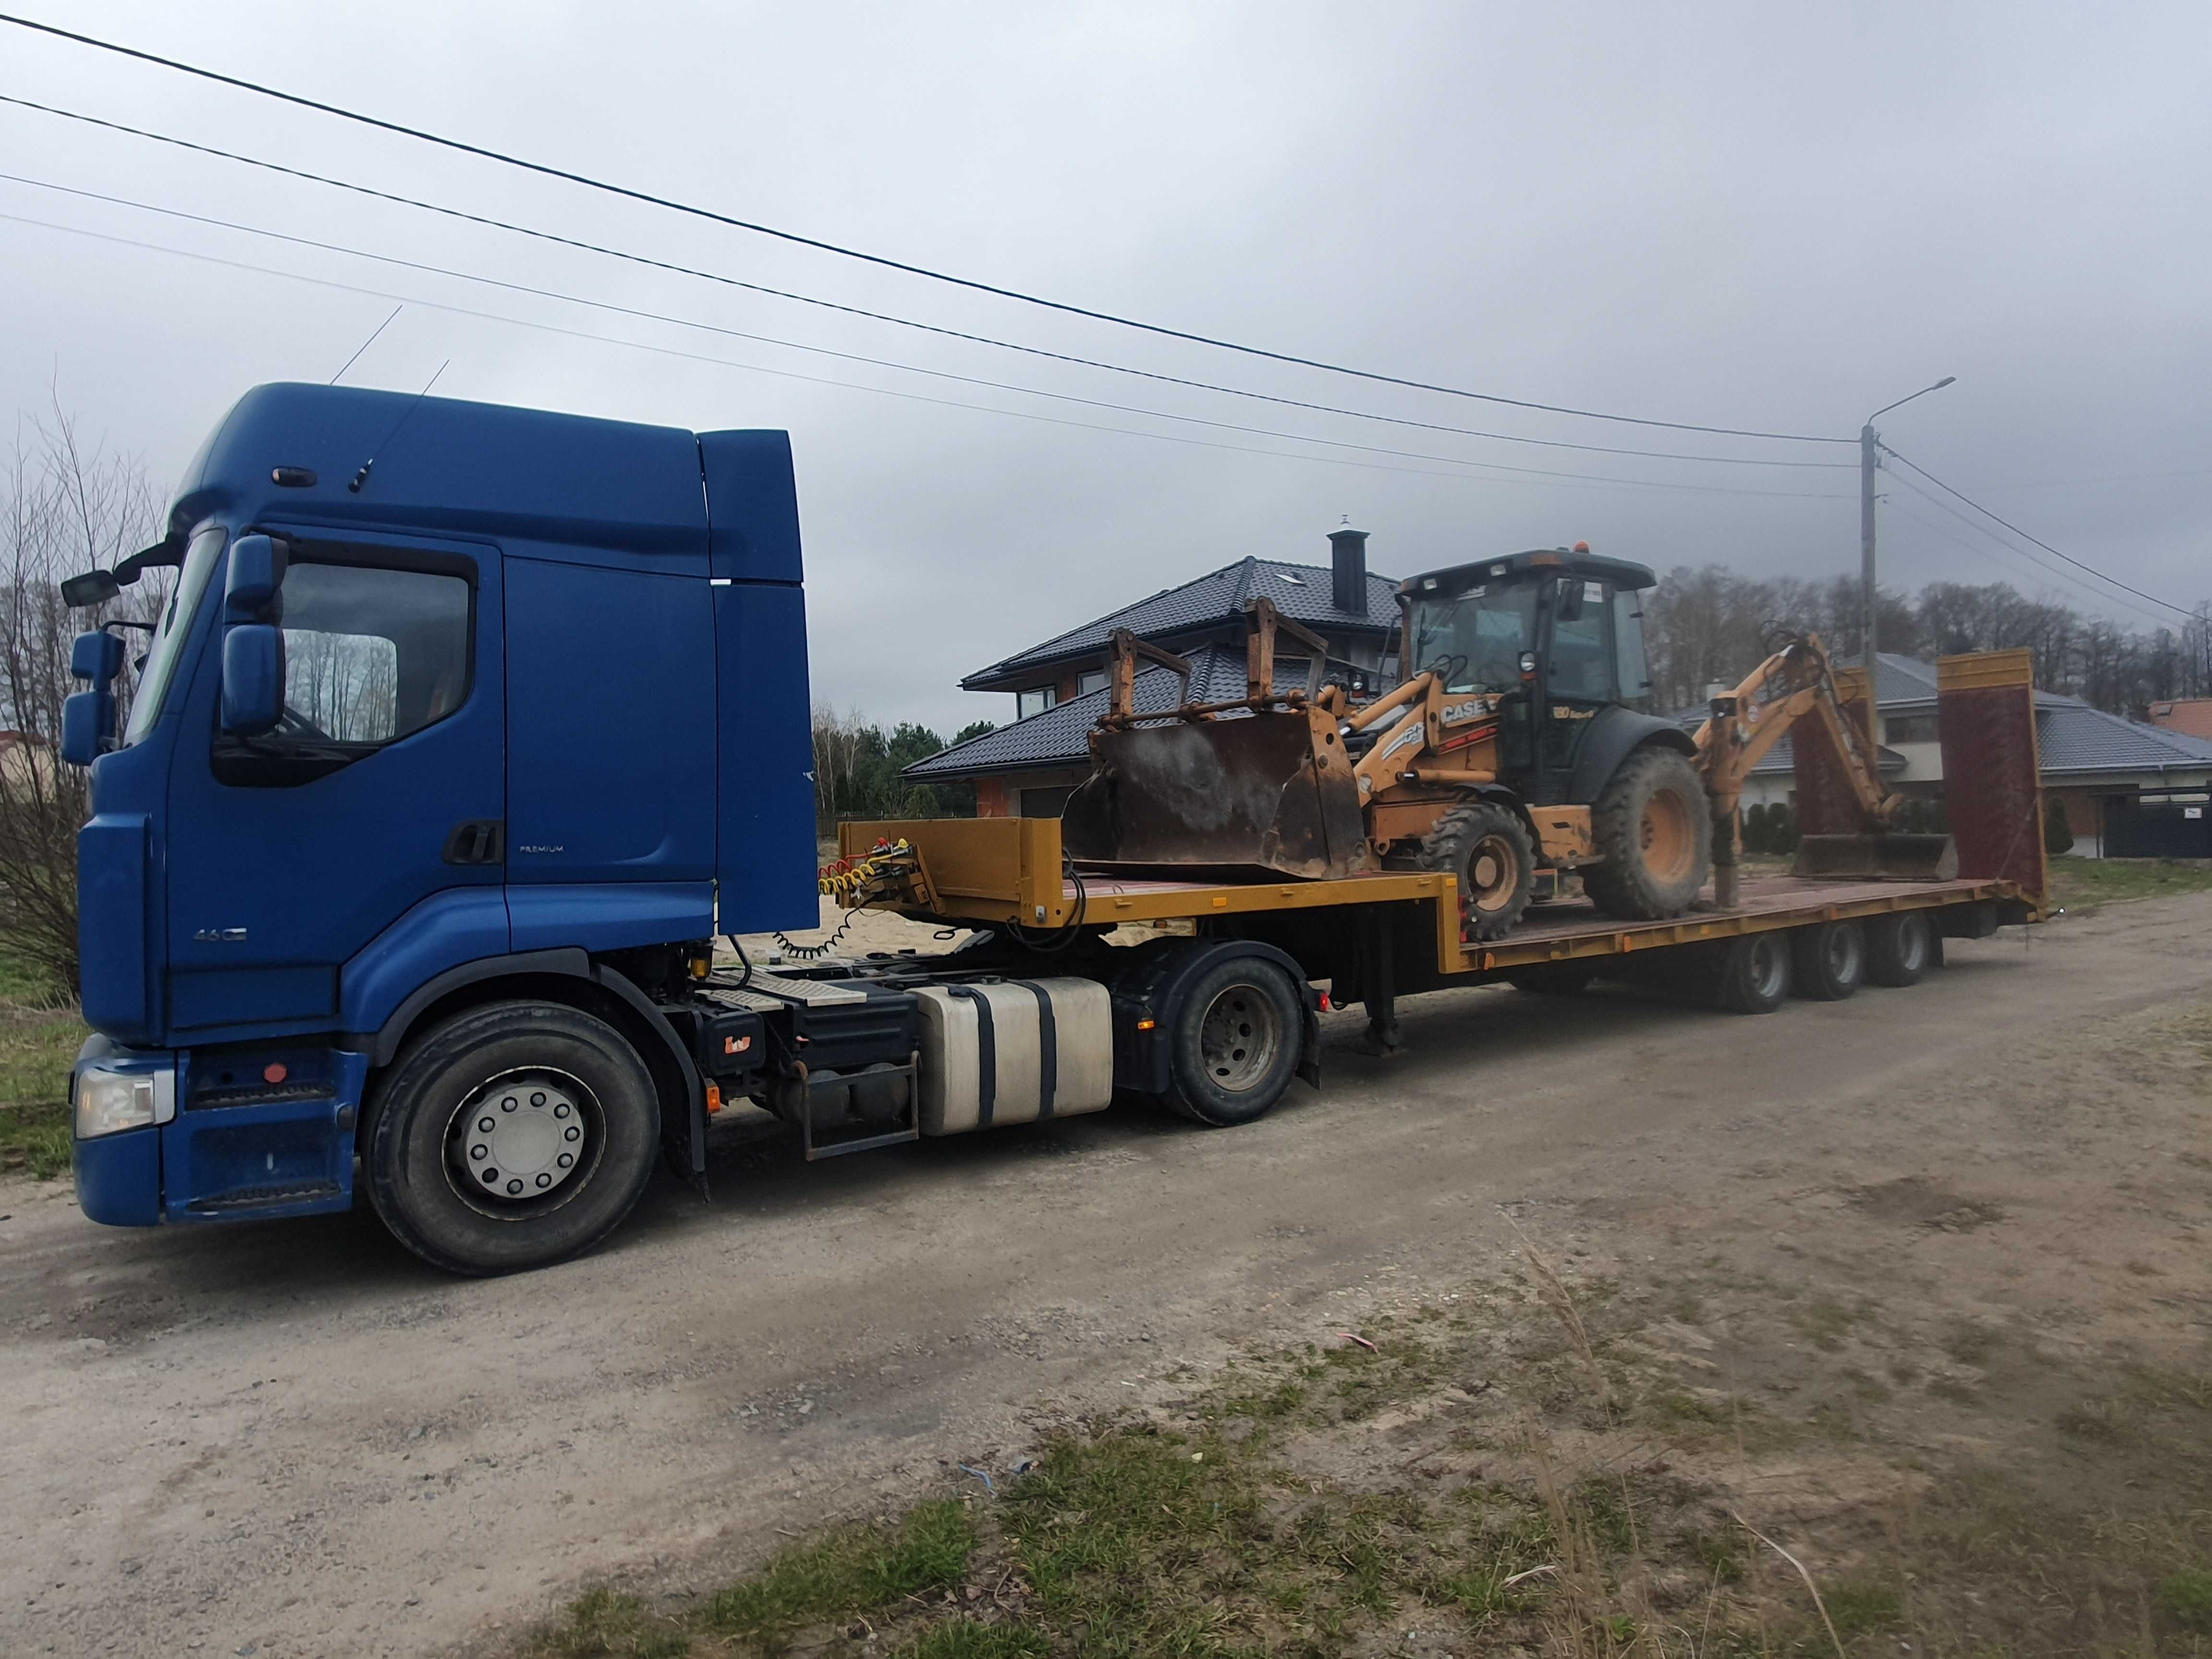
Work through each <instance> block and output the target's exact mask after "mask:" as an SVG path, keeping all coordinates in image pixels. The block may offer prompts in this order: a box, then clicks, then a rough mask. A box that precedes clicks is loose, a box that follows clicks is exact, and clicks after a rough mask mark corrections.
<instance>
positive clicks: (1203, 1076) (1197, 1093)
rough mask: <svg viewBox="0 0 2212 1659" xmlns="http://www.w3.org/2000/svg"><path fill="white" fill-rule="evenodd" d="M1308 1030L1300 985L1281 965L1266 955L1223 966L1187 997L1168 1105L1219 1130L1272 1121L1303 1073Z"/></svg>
mask: <svg viewBox="0 0 2212 1659" xmlns="http://www.w3.org/2000/svg"><path fill="white" fill-rule="evenodd" d="M1303 1029H1304V1025H1303V1017H1302V1011H1301V1010H1300V1008H1299V1006H1298V995H1297V987H1295V986H1293V985H1292V984H1291V976H1290V975H1288V974H1286V973H1285V972H1284V971H1283V970H1282V969H1280V968H1279V967H1277V966H1276V965H1275V964H1274V963H1272V962H1267V961H1263V960H1262V959H1261V958H1260V957H1230V958H1229V959H1228V960H1226V961H1225V962H1219V963H1215V964H1214V965H1213V966H1212V967H1211V968H1209V969H1206V971H1205V972H1204V973H1202V974H1200V975H1199V976H1198V977H1197V978H1196V979H1195V980H1194V981H1192V982H1191V983H1190V985H1189V986H1188V987H1186V989H1185V990H1184V992H1183V994H1182V1009H1181V1010H1180V1012H1178V1013H1177V1014H1176V1024H1175V1040H1174V1041H1175V1046H1174V1048H1173V1049H1172V1050H1171V1051H1170V1053H1171V1059H1170V1082H1169V1092H1168V1096H1167V1101H1168V1104H1169V1105H1170V1106H1172V1107H1173V1108H1174V1109H1176V1111H1178V1112H1180V1113H1182V1115H1183V1116H1185V1117H1187V1118H1189V1119H1190V1120H1191V1121H1193V1122H1196V1123H1203V1124H1206V1125H1208V1126H1209V1127H1213V1128H1228V1127H1232V1126H1234V1125H1236V1124H1239V1123H1249V1122H1251V1121H1253V1120H1254V1119H1255V1118H1258V1117H1261V1116H1264V1115H1266V1114H1267V1110H1268V1109H1269V1108H1271V1107H1273V1105H1274V1103H1276V1102H1277V1101H1278V1100H1280V1099H1281V1098H1282V1097H1283V1091H1284V1090H1285V1089H1287V1088H1289V1087H1290V1086H1291V1079H1292V1078H1293V1077H1295V1076H1296V1075H1297V1069H1298V1045H1299V1042H1300V1040H1301V1033H1302V1031H1303Z"/></svg>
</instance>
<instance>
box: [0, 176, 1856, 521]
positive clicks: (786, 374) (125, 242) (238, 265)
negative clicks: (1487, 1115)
mask: <svg viewBox="0 0 2212 1659" xmlns="http://www.w3.org/2000/svg"><path fill="white" fill-rule="evenodd" d="M0 222H4V223H9V224H18V225H32V226H35V227H37V228H40V229H41V230H52V231H58V232H59V233H61V234H64V235H69V236H82V237H84V238H86V239H87V240H92V241H96V242H106V243H109V244H111V245H112V246H118V247H131V248H139V249H143V250H144V251H145V252H152V253H166V254H168V255H170V256H171V257H173V258H179V259H190V260H192V261H194V262H196V263H197V264H210V265H219V266H221V267H222V268H223V269H225V270H242V271H246V272H249V273H251V274H252V275H255V276H270V277H275V278H277V279H279V280H282V281H285V282H295V283H307V284H308V285H309V286H311V287H315V288H325V289H331V290H333V291H334V292H337V293H341V294H358V295H365V296H367V297H368V298H371V299H376V300H392V301H402V302H404V303H405V304H408V305H412V306H420V307H423V308H424V309H425V310H428V311H442V312H445V313H448V314H450V315H453V316H456V317H469V318H474V319H478V320H480V321H483V322H493V323H504V324H507V325H510V326H512V327H515V328H529V329H536V330H538V331H540V332H542V333H546V334H557V335H561V336H562V337H566V338H568V339H574V340H591V341H594V342H596V343H599V344H602V345H617V346H624V347H627V348H629V349H631V350H633V351H646V352H651V353H653V355H655V356H663V357H675V358H679V359H682V360H684V361H685V362H695V363H709V364H713V365H715V366H716V367H719V368H735V369H742V370H744V372H746V373H748V374H768V375H773V376H775V378H776V379H778V380H799V381H803V382H805V383H806V384H808V385H811V386H835V387H838V388H840V389H842V390H844V391H848V392H871V393H872V394H874V395H875V396H878V397H882V398H899V399H901V400H902V401H903V402H907V403H918V404H933V405H934V406H936V407H938V408H940V409H964V410H973V411H974V412H975V413H978V414H983V415H1003V416H1007V417H1009V418H1011V419H1014V420H1022V421H1037V422H1042V423H1043V424H1045V425H1047V426H1064V427H1072V428H1075V429H1077V430H1079V431H1084V432H1110V433H1115V434H1118V435H1121V436H1122V437H1127V438H1147V439H1151V440H1152V441H1154V442H1157V443H1173V444H1188V445H1191V446H1193V447H1196V448H1200V449H1218V450H1225V451H1228V452H1230V453H1234V454H1240V455H1261V456H1266V457H1267V458H1268V459H1273V460H1279V461H1312V462H1317V463H1319V464H1320V465H1324V466H1354V467H1359V468H1362V469H1364V470H1366V471H1377V472H1403V473H1409V474H1411V475H1413V477H1423V478H1449V479H1453V480H1455V481H1457V482H1459V483H1519V484H1523V485H1526V486H1528V487H1529V488H1534V489H1618V488H1633V489H1690V490H1700V491H1705V492H1707V493H1712V492H1718V493H1723V494H1727V495H1784V496H1789V497H1790V498H1791V499H1794V500H1803V501H1844V500H1850V497H1849V496H1844V495H1808V494H1800V493H1798V492H1794V491H1790V490H1756V489H1750V490H1739V489H1726V488H1724V487H1723V486H1718V485H1713V486H1705V485H1697V484H1670V483H1654V482H1650V481H1648V480H1642V479H1635V480H1618V481H1616V480H1613V479H1601V478H1594V477H1589V476H1588V475H1585V474H1581V473H1570V474H1564V475H1561V476H1560V477H1558V478H1553V477H1534V478H1522V477H1510V478H1481V477H1470V476H1469V475H1468V474H1467V473H1465V472H1439V471H1436V470H1434V469H1433V468H1429V467H1413V466H1394V465H1389V463H1387V462H1382V461H1359V460H1352V459H1348V458H1342V457H1338V456H1334V455H1304V454H1298V453H1295V452H1293V451H1288V450H1281V449H1258V448H1255V447H1252V446H1250V445H1249V444H1229V443H1217V442H1214V441H1212V440H1211V439H1206V438H1190V437H1185V436H1182V435H1180V434H1177V433H1172V432H1146V431H1142V430H1140V429H1139V428H1133V427H1124V426H1105V425H1102V424H1100V423H1098V422H1094V421H1071V420H1066V419H1063V418H1061V417H1060V416H1054V415H1039V414H1036V413H1035V412H1033V411H1030V410H1019V409H1000V408H996V407H994V406H993V405H991V404H970V403H963V402H961V401H960V400H958V399H957V398H933V397H929V396H927V395H926V394H924V393H922V392H899V391H896V390H894V389H892V388H891V387H889V386H868V385H866V384H865V383H863V382H860V381H856V380H834V379H831V378H829V376H827V375H821V374H799V372H798V371H797V370H795V369H788V368H768V367H767V366H766V365H764V364H761V363H749V362H740V361H739V360H738V359H736V358H732V357H716V356H710V355H708V354H707V353H705V352H699V351H684V350H682V349H678V348H677V347H674V346H665V345H654V344H652V343H649V342H647V341H644V340H629V339H624V338H623V337H621V336H619V335H613V334H597V333H593V332H592V331H590V330H589V329H580V328H565V327H562V325H559V324H557V323H546V322H538V321H536V320H534V319H530V318H526V317H513V316H508V315H507V314H506V313H501V312H496V311H480V310H477V309H475V308H473V307H468V306H458V305H454V304H453V303H451V302H450V301H441V300H426V299H424V298H422V296H420V295H411V294H395V293H393V292H392V291H391V290H390V289H380V288H368V287H364V286H362V285H361V284H359V283H341V282H337V281H336V280H334V279H332V278H331V277H326V276H307V275H306V274H305V273H303V272H300V271H291V270H273V269H271V268H270V266H267V265H262V264H249V263H248V262H246V261H245V260H243V259H226V258H222V257H220V256H219V255H216V254H212V253H200V252H194V251H192V250H191V249H188V248H179V247H169V246H164V245H163V244H161V243H159V242H149V241H143V240H139V239H137V238H135V237H130V236H118V235H115V234H112V233H109V232H106V231H97V230H88V229H85V228H83V227H82V226H78V225H64V224H56V223H54V222H52V221H51V220H46V219H33V218H31V217H29V216H27V215H23V214H16V213H0ZM579 303H582V304H591V303H592V301H579ZM1292 441H1301V442H1303V441H1307V440H1304V439H1298V438H1297V437H1295V435H1292ZM1453 465H1461V466H1478V467H1491V469H1492V471H1525V469H1517V468H1500V467H1494V466H1492V464H1491V463H1489V462H1485V461H1457V462H1454V463H1453Z"/></svg>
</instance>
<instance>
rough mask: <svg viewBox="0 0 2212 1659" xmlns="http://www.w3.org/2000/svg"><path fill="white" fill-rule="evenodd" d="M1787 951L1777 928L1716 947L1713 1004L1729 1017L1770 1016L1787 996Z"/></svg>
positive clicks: (1749, 934) (1748, 934) (1788, 949)
mask: <svg viewBox="0 0 2212 1659" xmlns="http://www.w3.org/2000/svg"><path fill="white" fill-rule="evenodd" d="M1717 967H1718V970H1719V972H1718V977H1719V984H1718V985H1717V987H1716V994H1715V997H1714V1000H1715V1001H1716V1002H1717V1004H1718V1005H1719V1006H1721V1007H1722V1008H1723V1010H1725V1011H1726V1012H1729V1013H1731V1014H1771V1013H1772V1012H1774V1011H1775V1010H1776V1009H1777V1008H1779V1007H1780V1006H1782V1005H1783V1003H1784V1001H1786V1000H1788V999H1789V996H1790V940H1789V938H1788V936H1787V935H1786V934H1785V933H1784V932H1783V931H1782V930H1781V929H1779V928H1776V929H1773V930H1771V931H1770V932H1767V933H1746V934H1743V935H1742V936H1741V937H1740V938H1737V939H1730V940H1729V942H1728V943H1727V944H1726V945H1723V946H1721V947H1720V960H1719V963H1718V964H1717Z"/></svg>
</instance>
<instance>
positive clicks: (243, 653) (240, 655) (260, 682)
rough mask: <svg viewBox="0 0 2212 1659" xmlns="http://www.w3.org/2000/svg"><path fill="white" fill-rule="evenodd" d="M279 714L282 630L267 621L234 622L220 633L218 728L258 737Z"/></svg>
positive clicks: (281, 710) (281, 708) (281, 713)
mask: <svg viewBox="0 0 2212 1659" xmlns="http://www.w3.org/2000/svg"><path fill="white" fill-rule="evenodd" d="M283 716H284V635H283V629H277V628H273V627H271V626H270V624H269V623H234V624H233V625H232V626H231V627H230V628H228V629H226V630H224V633H223V636H222V729H223V730H224V731H226V732H235V733H236V734H237V735H238V736H240V737H242V738H254V737H259V736H260V735H261V734H262V733H263V732H270V731H274V730H275V729H276V722H277V721H278V720H282V719H283Z"/></svg>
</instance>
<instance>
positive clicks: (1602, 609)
mask: <svg viewBox="0 0 2212 1659" xmlns="http://www.w3.org/2000/svg"><path fill="white" fill-rule="evenodd" d="M1611 603H1612V590H1611V586H1610V585H1609V584H1607V583H1605V582H1601V581H1589V580H1583V579H1582V578H1580V577H1575V576H1561V577H1559V578H1558V579H1557V580H1555V581H1554V582H1553V584H1552V594H1551V600H1550V603H1549V604H1548V605H1547V606H1546V607H1545V620H1544V643H1543V644H1542V646H1541V647H1540V649H1541V653H1542V656H1543V663H1544V684H1543V696H1542V697H1541V700H1540V701H1541V707H1540V708H1537V709H1536V711H1535V713H1536V714H1537V717H1538V718H1537V728H1538V729H1537V732H1536V734H1535V738H1536V757H1537V778H1538V781H1537V793H1536V799H1538V800H1539V801H1543V802H1553V801H1564V800H1565V799H1567V794H1568V791H1569V787H1570V780H1571V778H1572V776H1573V775H1574V769H1575V761H1576V758H1577V756H1578V755H1579V754H1580V753H1581V751H1582V745H1583V739H1584V738H1586V737H1587V736H1588V734H1589V730H1590V727H1591V726H1592V725H1593V724H1594V723H1595V720H1596V718H1597V716H1598V714H1599V713H1600V712H1601V710H1603V709H1605V708H1607V707H1609V706H1611V705H1612V704H1613V703H1614V702H1618V701H1619V700H1620V697H1619V691H1618V689H1617V685H1616V682H1615V677H1614V673H1613V629H1612V625H1611V622H1610V615H1611V608H1610V607H1611Z"/></svg>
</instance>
